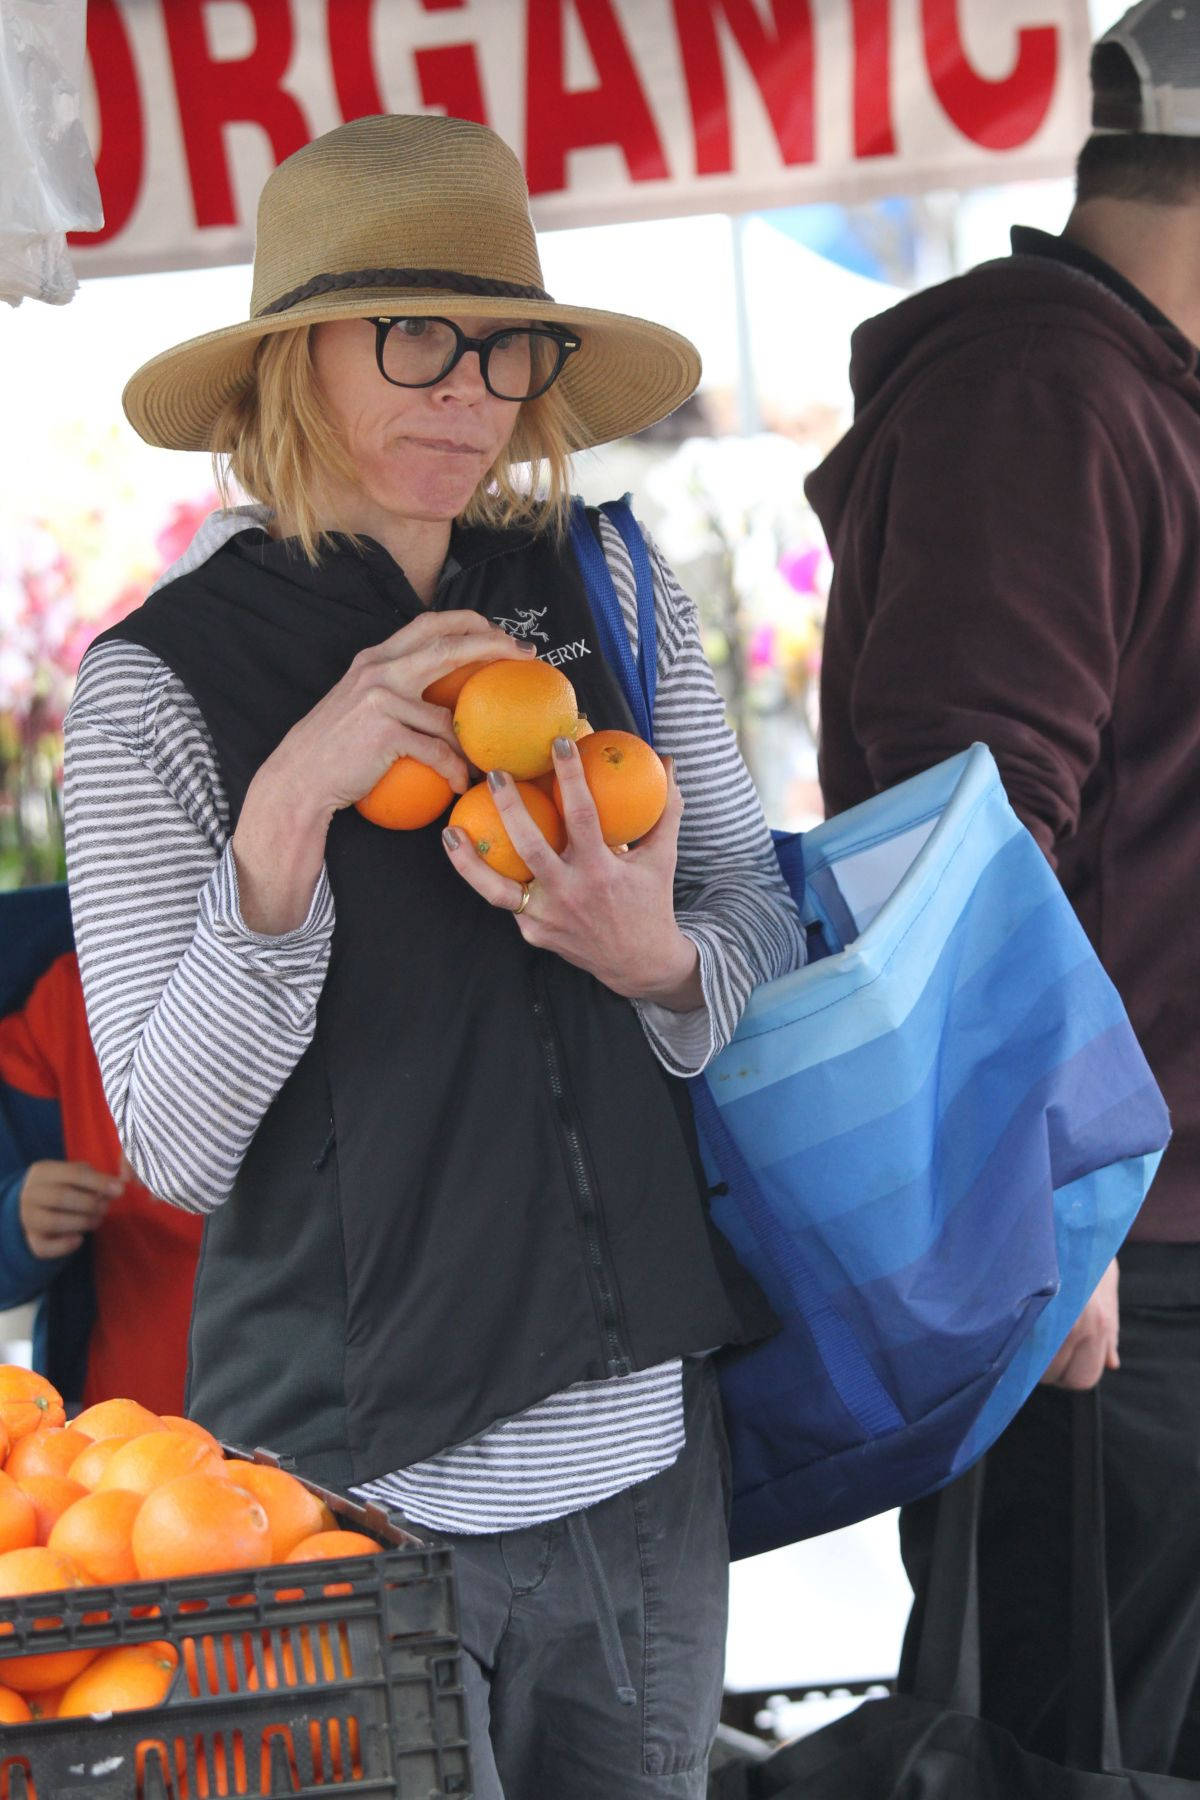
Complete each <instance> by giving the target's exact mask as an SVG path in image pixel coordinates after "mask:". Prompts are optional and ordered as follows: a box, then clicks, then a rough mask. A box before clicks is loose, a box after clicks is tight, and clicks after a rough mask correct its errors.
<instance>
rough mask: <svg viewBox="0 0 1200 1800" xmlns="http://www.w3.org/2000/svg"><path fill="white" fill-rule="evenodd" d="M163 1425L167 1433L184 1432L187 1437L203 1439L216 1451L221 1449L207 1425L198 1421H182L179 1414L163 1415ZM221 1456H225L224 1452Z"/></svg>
mask: <svg viewBox="0 0 1200 1800" xmlns="http://www.w3.org/2000/svg"><path fill="white" fill-rule="evenodd" d="M161 1423H162V1425H163V1427H164V1429H165V1430H167V1431H182V1432H183V1434H184V1436H185V1437H198V1438H203V1439H204V1441H205V1443H206V1444H212V1445H214V1446H215V1448H216V1449H218V1450H220V1449H221V1445H220V1442H219V1441H218V1439H217V1438H215V1437H214V1436H213V1434H212V1432H211V1431H210V1430H209V1429H208V1427H207V1425H201V1424H200V1422H199V1420H198V1419H181V1418H180V1417H179V1415H178V1413H163V1415H162V1420H161ZM221 1454H222V1455H224V1451H222V1452H221Z"/></svg>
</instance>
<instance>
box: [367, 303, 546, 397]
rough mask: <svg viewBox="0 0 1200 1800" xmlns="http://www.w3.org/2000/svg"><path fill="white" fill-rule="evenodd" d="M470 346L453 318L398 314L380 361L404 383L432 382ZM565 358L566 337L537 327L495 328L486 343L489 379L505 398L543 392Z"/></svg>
mask: <svg viewBox="0 0 1200 1800" xmlns="http://www.w3.org/2000/svg"><path fill="white" fill-rule="evenodd" d="M465 347H466V346H465V341H464V338H463V334H462V333H461V332H459V331H456V330H455V328H454V326H453V325H451V324H450V322H449V320H447V319H426V318H420V319H393V320H392V321H391V329H390V330H389V331H388V332H387V334H386V335H385V336H384V339H383V346H382V350H381V353H380V366H381V367H382V370H383V373H384V375H385V376H386V377H387V379H388V380H389V381H394V382H396V383H397V385H398V386H400V387H432V386H433V384H434V383H435V382H437V381H440V380H441V379H442V377H443V376H445V375H447V374H449V372H450V370H451V369H452V368H453V366H454V364H455V363H456V362H457V361H458V360H459V357H460V356H461V355H462V353H463V350H464V349H465ZM562 357H563V347H562V343H561V340H560V339H559V338H557V337H555V336H554V335H553V333H551V332H549V331H541V330H538V329H537V328H536V327H529V328H525V327H515V328H514V329H513V330H511V331H497V332H493V333H492V334H491V335H490V336H489V337H486V338H484V339H483V340H482V344H481V348H480V363H481V367H482V372H483V379H484V382H485V383H486V385H487V387H488V389H489V391H490V392H491V393H493V394H494V395H495V396H496V398H497V399H499V400H528V399H530V398H531V397H532V396H533V395H535V394H538V393H540V392H542V390H543V389H545V388H547V387H549V385H550V383H551V381H552V380H553V379H554V376H555V375H556V374H557V373H558V369H559V365H560V363H561V361H562Z"/></svg>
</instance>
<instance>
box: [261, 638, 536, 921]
mask: <svg viewBox="0 0 1200 1800" xmlns="http://www.w3.org/2000/svg"><path fill="white" fill-rule="evenodd" d="M530 654H531V649H530V647H529V646H527V645H525V644H523V643H521V642H519V641H518V640H517V639H515V638H511V637H510V636H509V635H508V633H507V632H506V631H503V630H501V628H500V627H499V626H498V625H493V624H491V623H490V621H489V620H487V619H485V618H482V617H481V616H480V615H479V614H478V613H473V612H445V613H423V614H422V615H421V616H420V617H419V618H417V619H414V620H413V621H412V622H411V623H410V624H408V625H404V626H402V627H401V629H400V630H399V631H397V632H394V633H393V635H392V636H391V637H389V638H385V639H384V641H383V643H381V644H375V645H372V646H371V648H370V649H367V650H361V651H360V652H359V654H358V655H357V656H356V657H355V658H354V661H353V662H352V663H351V664H350V667H349V668H348V669H347V671H346V673H345V674H344V675H343V676H342V678H341V680H340V681H338V682H336V683H335V684H334V686H333V687H331V688H330V690H329V692H328V693H327V694H326V695H325V696H324V697H323V698H322V699H321V700H318V702H317V704H316V705H315V706H314V707H313V708H312V710H311V711H310V712H307V713H305V715H304V717H303V718H302V719H299V720H298V721H297V722H296V724H295V725H293V727H292V729H291V730H290V731H289V732H288V733H287V735H286V737H284V738H283V740H282V742H281V743H280V744H279V745H278V746H277V747H276V749H275V750H274V751H272V753H271V755H270V756H269V757H267V759H266V761H265V762H264V763H263V764H262V766H261V768H260V769H259V770H258V772H257V774H256V775H255V776H254V779H253V781H251V783H250V786H249V788H248V789H247V792H246V799H245V802H244V804H243V807H242V811H241V815H240V817H239V819H238V824H237V829H236V831H235V832H234V834H233V855H234V861H235V864H236V867H237V875H238V898H239V901H240V904H241V912H242V918H243V921H244V923H245V924H246V926H247V928H248V929H249V930H251V931H256V932H263V933H266V934H269V935H272V936H277V935H279V934H280V933H282V932H285V931H291V930H295V929H296V927H297V926H299V925H301V924H303V922H304V920H305V918H306V917H307V915H308V909H309V906H310V904H311V902H312V896H313V892H314V889H315V887H316V882H317V877H318V875H319V873H320V868H321V863H322V860H323V858H324V854H325V836H326V833H327V832H328V830H329V823H330V820H331V819H332V818H333V815H334V813H335V812H337V811H339V810H340V809H341V808H342V807H345V806H350V805H352V804H353V802H354V801H355V800H358V799H360V798H361V797H362V795H363V794H366V793H368V792H369V791H370V790H371V788H373V787H374V785H375V783H376V782H377V781H378V780H379V778H380V776H381V775H383V774H384V773H385V772H386V771H387V770H388V769H389V768H390V767H391V765H392V763H393V762H394V761H395V760H396V758H397V757H399V756H415V757H416V758H417V759H418V760H419V761H420V762H424V763H428V765H429V767H430V768H432V769H436V770H438V772H439V773H440V774H442V775H444V776H445V777H446V780H447V781H448V782H449V783H450V785H451V787H452V788H454V789H455V791H456V792H458V793H462V792H463V791H464V790H465V788H466V787H467V785H468V783H469V780H470V775H469V771H468V768H467V763H466V759H465V757H464V756H463V754H462V752H461V750H460V749H459V748H458V741H457V739H456V738H455V736H454V728H453V725H452V723H451V718H450V714H449V712H448V711H447V709H446V708H445V707H444V706H433V705H431V704H430V703H429V701H427V700H423V699H422V698H421V696H422V694H423V692H424V690H425V689H426V688H427V687H428V686H429V684H430V682H432V681H436V680H437V679H438V677H439V676H441V675H446V674H448V673H449V672H450V670H451V669H455V668H458V667H459V666H460V664H462V663H466V662H495V661H498V660H499V659H501V658H504V657H507V658H512V659H515V660H518V661H524V660H527V658H528V657H529V656H530Z"/></svg>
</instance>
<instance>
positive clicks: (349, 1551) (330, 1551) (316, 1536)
mask: <svg viewBox="0 0 1200 1800" xmlns="http://www.w3.org/2000/svg"><path fill="white" fill-rule="evenodd" d="M382 1550H383V1545H382V1544H377V1543H376V1542H375V1539H374V1538H370V1537H368V1536H367V1534H366V1532H365V1531H341V1530H338V1529H336V1528H335V1529H334V1530H333V1531H314V1532H313V1534H312V1535H311V1537H306V1538H301V1539H300V1542H299V1543H298V1544H293V1546H292V1548H291V1549H290V1550H289V1551H288V1553H287V1555H286V1556H285V1557H284V1559H283V1560H284V1562H290V1563H295V1562H319V1561H321V1560H322V1559H323V1558H324V1557H327V1556H379V1555H380V1554H381V1553H382Z"/></svg>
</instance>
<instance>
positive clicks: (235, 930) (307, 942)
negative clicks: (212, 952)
mask: <svg viewBox="0 0 1200 1800" xmlns="http://www.w3.org/2000/svg"><path fill="white" fill-rule="evenodd" d="M333 921H334V907H333V889H332V888H331V887H330V885H329V874H328V871H327V870H326V868H325V865H324V864H323V863H322V865H321V873H320V875H319V876H318V878H317V885H316V887H315V888H314V889H313V897H312V900H311V902H310V904H309V908H308V914H307V916H306V917H305V919H304V921H303V923H302V924H300V925H297V926H296V927H295V928H294V929H293V930H291V931H283V932H280V933H279V934H278V935H277V936H271V935H268V934H266V933H263V932H257V931H251V929H250V927H249V926H248V925H247V924H246V921H245V919H244V918H243V917H242V903H241V897H240V895H239V893H238V879H237V864H236V863H235V861H234V857H233V840H232V838H231V839H230V840H229V842H228V843H227V844H226V845H225V848H224V850H223V851H222V853H221V855H220V857H219V859H218V861H217V864H216V866H215V868H214V869H213V872H212V875H211V876H210V877H209V880H208V881H207V883H206V884H205V886H204V888H203V889H202V891H201V894H200V923H201V926H202V928H206V929H207V930H208V931H209V932H210V933H211V934H212V936H213V938H214V939H216V940H217V941H218V942H219V943H220V944H221V945H222V947H223V948H224V949H227V950H229V951H230V952H231V953H232V954H233V955H235V956H237V957H240V958H242V959H244V960H245V961H246V963H248V964H249V965H251V966H252V967H254V968H255V969H256V970H258V971H259V972H260V973H262V974H265V975H271V974H275V975H277V976H279V977H280V978H281V979H282V978H287V977H291V976H298V977H299V978H300V979H302V980H305V981H309V982H311V981H312V977H313V959H314V953H316V952H318V951H319V950H320V949H321V948H322V947H324V948H326V949H327V948H328V945H329V943H330V941H331V940H332V937H333ZM321 974H322V976H323V975H324V967H323V965H322V969H321Z"/></svg>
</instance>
